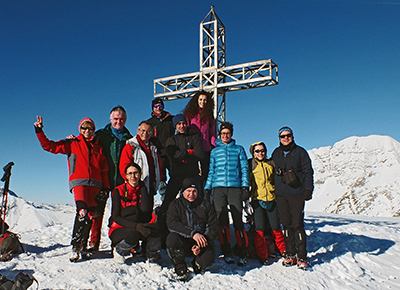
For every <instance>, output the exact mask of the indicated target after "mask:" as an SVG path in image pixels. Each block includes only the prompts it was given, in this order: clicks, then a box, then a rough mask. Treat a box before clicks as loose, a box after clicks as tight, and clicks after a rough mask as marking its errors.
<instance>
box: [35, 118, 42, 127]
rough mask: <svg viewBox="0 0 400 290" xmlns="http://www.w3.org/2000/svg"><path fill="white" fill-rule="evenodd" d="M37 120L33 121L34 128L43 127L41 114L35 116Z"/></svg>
mask: <svg viewBox="0 0 400 290" xmlns="http://www.w3.org/2000/svg"><path fill="white" fill-rule="evenodd" d="M36 118H37V121H36V122H35V123H33V125H34V126H35V127H36V128H43V118H42V116H36Z"/></svg>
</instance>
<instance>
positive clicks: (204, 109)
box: [183, 91, 215, 182]
mask: <svg viewBox="0 0 400 290" xmlns="http://www.w3.org/2000/svg"><path fill="white" fill-rule="evenodd" d="M213 108H214V100H213V98H212V95H211V94H210V93H209V92H206V91H199V92H197V93H196V94H195V95H194V96H193V97H192V98H191V100H190V101H189V103H188V104H187V105H186V107H185V109H184V110H183V115H184V116H185V117H186V119H187V123H188V127H191V128H192V129H193V130H194V131H196V133H198V134H199V135H200V136H201V139H202V142H203V149H204V153H205V154H204V158H203V160H201V161H200V164H201V176H202V180H203V182H205V181H206V179H207V175H208V170H209V167H210V152H211V150H212V149H213V148H215V119H214V114H213Z"/></svg>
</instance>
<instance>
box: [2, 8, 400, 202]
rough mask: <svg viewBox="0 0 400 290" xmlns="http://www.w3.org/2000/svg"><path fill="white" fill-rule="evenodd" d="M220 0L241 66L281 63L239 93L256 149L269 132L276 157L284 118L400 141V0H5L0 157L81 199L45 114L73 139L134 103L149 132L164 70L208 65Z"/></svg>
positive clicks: (22, 180)
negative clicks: (205, 57)
mask: <svg viewBox="0 0 400 290" xmlns="http://www.w3.org/2000/svg"><path fill="white" fill-rule="evenodd" d="M211 5H214V6H215V11H216V13H217V15H218V16H219V18H220V19H221V20H222V22H223V23H224V25H225V29H226V62H227V65H228V66H229V65H235V64H241V63H245V62H250V61H257V60H263V59H272V60H273V61H274V62H275V63H276V64H277V65H278V67H279V85H277V86H274V87H266V88H260V89H254V90H244V91H238V92H231V93H228V94H227V109H226V110H227V111H226V113H227V120H228V121H231V122H232V123H233V124H234V130H235V132H234V136H233V137H234V139H236V140H237V143H239V144H242V145H243V146H244V147H245V148H246V150H248V148H249V146H250V144H251V143H253V142H256V141H264V142H265V143H266V144H267V147H268V155H270V154H271V153H272V150H273V149H274V148H275V147H276V146H277V145H278V142H279V141H278V138H277V130H278V129H279V128H280V127H282V126H290V127H292V128H293V130H294V134H295V140H296V142H297V143H298V144H299V145H301V146H303V147H305V148H306V149H312V148H318V147H322V146H332V145H333V144H334V143H336V142H338V141H340V140H342V139H345V138H347V137H350V136H354V135H355V136H367V135H372V134H379V135H389V136H391V137H393V138H395V139H396V140H400V129H399V126H398V124H399V118H400V117H399V113H398V109H399V107H400V98H399V96H400V81H399V77H400V69H399V68H400V53H399V52H400V38H399V35H400V20H399V15H400V2H399V1H394V0H392V1H390V0H388V1H377V0H369V1H363V0H343V1H342V0H301V1H299V0H280V1H268V0H253V1H242V0H241V1H239V0H230V1H222V0H214V1H208V0H206V1H187V0H186V1H183V0H176V1H161V0H159V1H130V0H119V1H94V0H92V1H90V0H86V1H76V0H68V1H50V0H43V1H1V2H0V47H1V53H0V68H1V69H0V96H1V108H2V110H1V114H2V120H3V126H2V129H1V132H2V134H1V139H0V165H1V166H4V165H5V164H7V163H8V162H9V161H13V162H14V163H15V166H14V167H13V170H12V177H11V183H10V186H11V190H13V191H14V192H16V193H17V194H18V195H20V196H22V197H23V198H25V199H27V200H32V201H36V202H48V203H71V202H72V201H73V198H72V196H71V195H70V194H69V192H68V182H67V181H68V170H67V160H66V157H65V156H63V155H58V156H56V155H53V154H50V153H48V152H45V151H44V150H43V149H42V148H41V147H40V145H39V142H38V141H37V139H36V136H35V134H34V129H33V122H34V121H35V120H36V115H42V116H43V119H44V125H45V128H44V131H45V133H46V135H47V136H48V137H49V138H50V139H53V140H59V139H63V138H64V137H65V136H67V135H69V134H71V133H72V134H78V123H79V121H80V120H81V119H82V118H83V117H91V118H93V119H94V121H95V122H96V126H97V128H101V127H104V126H105V125H106V124H108V122H109V112H110V109H111V108H112V107H114V106H115V105H117V104H121V105H122V106H124V107H125V108H126V110H127V111H128V121H127V127H128V129H130V130H131V132H133V133H135V132H136V128H137V125H138V124H139V122H140V121H142V120H145V119H148V118H149V117H150V113H151V105H150V104H151V100H152V98H153V80H154V79H156V78H161V77H167V76H172V75H178V74H183V73H189V72H195V71H198V70H199V51H198V50H199V24H200V22H201V21H202V20H203V19H204V17H205V16H206V15H207V13H208V12H209V11H210V7H211ZM186 103H187V100H179V101H171V102H167V103H166V110H167V111H170V112H171V113H173V114H176V113H179V112H180V111H181V110H182V109H183V107H184V106H185V105H186ZM1 173H2V172H1Z"/></svg>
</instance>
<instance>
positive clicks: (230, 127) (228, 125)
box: [219, 122, 233, 135]
mask: <svg viewBox="0 0 400 290" xmlns="http://www.w3.org/2000/svg"><path fill="white" fill-rule="evenodd" d="M223 129H228V130H229V131H231V134H232V135H233V124H232V123H229V122H222V123H221V125H219V133H220V134H221V131H222V130H223Z"/></svg>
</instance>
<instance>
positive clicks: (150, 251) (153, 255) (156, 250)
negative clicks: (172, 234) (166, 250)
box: [146, 237, 161, 263]
mask: <svg viewBox="0 0 400 290" xmlns="http://www.w3.org/2000/svg"><path fill="white" fill-rule="evenodd" d="M160 249H161V238H160V237H157V238H153V237H148V238H147V243H146V257H147V259H148V260H149V262H151V263H153V262H155V261H157V260H158V259H160V258H161V255H160Z"/></svg>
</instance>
